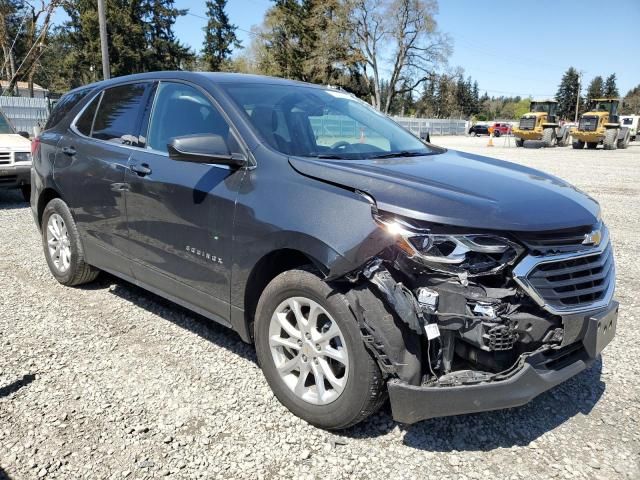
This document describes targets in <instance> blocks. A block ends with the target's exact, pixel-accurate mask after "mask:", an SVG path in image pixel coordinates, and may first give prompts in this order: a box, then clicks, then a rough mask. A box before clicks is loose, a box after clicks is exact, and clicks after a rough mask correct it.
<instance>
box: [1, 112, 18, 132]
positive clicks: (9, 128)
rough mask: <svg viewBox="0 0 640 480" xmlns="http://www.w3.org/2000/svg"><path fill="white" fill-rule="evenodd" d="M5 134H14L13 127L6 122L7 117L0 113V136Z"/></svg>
mask: <svg viewBox="0 0 640 480" xmlns="http://www.w3.org/2000/svg"><path fill="white" fill-rule="evenodd" d="M6 133H15V132H14V131H13V127H12V126H11V124H10V123H9V120H7V117H5V116H4V114H3V113H2V112H0V135H1V134H6Z"/></svg>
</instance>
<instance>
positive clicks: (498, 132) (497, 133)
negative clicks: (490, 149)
mask: <svg viewBox="0 0 640 480" xmlns="http://www.w3.org/2000/svg"><path fill="white" fill-rule="evenodd" d="M493 136H494V137H496V138H498V137H499V136H500V130H494V131H493Z"/></svg>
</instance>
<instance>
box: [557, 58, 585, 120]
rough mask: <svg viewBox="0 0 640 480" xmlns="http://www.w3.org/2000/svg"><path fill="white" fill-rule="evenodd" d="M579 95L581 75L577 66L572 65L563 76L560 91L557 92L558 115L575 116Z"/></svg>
mask: <svg viewBox="0 0 640 480" xmlns="http://www.w3.org/2000/svg"><path fill="white" fill-rule="evenodd" d="M578 95H580V76H579V74H578V71H577V70H576V69H575V68H573V67H570V68H569V69H568V70H567V71H566V72H565V73H564V75H563V76H562V80H561V81H560V86H559V87H558V92H557V93H556V100H557V101H558V116H559V117H560V118H563V119H573V118H574V115H575V112H576V102H577V100H578ZM580 103H582V102H580Z"/></svg>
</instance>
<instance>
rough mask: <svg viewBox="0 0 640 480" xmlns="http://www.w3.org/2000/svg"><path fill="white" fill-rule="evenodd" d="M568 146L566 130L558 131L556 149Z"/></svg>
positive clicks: (567, 132)
mask: <svg viewBox="0 0 640 480" xmlns="http://www.w3.org/2000/svg"><path fill="white" fill-rule="evenodd" d="M568 144H569V130H568V129H566V128H565V129H564V130H562V129H561V130H560V136H559V137H557V142H556V145H557V146H558V147H566V146H567V145H568Z"/></svg>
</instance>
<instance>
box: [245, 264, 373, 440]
mask: <svg viewBox="0 0 640 480" xmlns="http://www.w3.org/2000/svg"><path fill="white" fill-rule="evenodd" d="M294 300H295V301H296V302H299V303H298V304H299V305H304V304H305V303H304V302H309V303H310V302H315V304H316V306H317V305H319V306H320V307H321V308H322V309H324V312H326V315H323V316H322V317H320V316H319V317H318V320H317V321H318V322H320V321H321V320H320V318H323V319H324V321H326V320H327V319H328V320H330V321H331V323H330V324H331V325H332V324H333V322H335V324H336V325H337V327H338V329H339V332H340V337H339V338H338V337H335V338H333V339H332V340H331V341H332V342H333V341H336V339H338V340H339V343H338V345H340V344H342V347H340V349H339V350H337V351H340V352H341V355H343V356H344V355H345V352H346V358H347V359H348V362H347V363H348V367H347V368H343V372H342V375H341V376H340V374H337V375H335V377H334V379H335V378H336V377H338V379H344V382H343V385H342V388H343V389H342V391H341V392H340V393H338V394H337V397H336V396H335V395H336V391H337V390H336V389H333V388H332V387H333V385H334V384H333V383H327V382H328V381H329V380H328V379H329V377H328V376H326V377H325V378H326V379H327V380H326V381H325V382H323V385H324V387H325V388H326V391H325V394H327V392H329V394H332V395H334V397H333V399H331V400H330V401H328V402H325V403H322V400H321V399H320V400H319V397H318V395H317V393H318V390H317V388H316V385H315V378H316V376H315V374H314V372H315V371H316V370H317V369H318V368H319V367H318V365H319V363H318V362H317V360H318V359H320V357H321V356H322V354H321V353H316V351H315V350H314V345H313V343H314V342H313V341H309V342H308V341H307V340H306V339H305V338H307V337H306V335H305V334H303V333H301V332H302V330H303V329H302V328H300V329H295V327H294V329H293V332H294V333H296V332H297V334H299V338H300V339H301V340H297V341H295V342H291V343H295V344H297V345H303V346H302V347H300V346H299V347H293V348H289V347H286V349H288V354H287V355H286V356H285V355H282V356H281V358H280V359H279V360H278V361H279V363H280V367H281V368H282V366H283V365H286V364H287V363H288V362H289V361H291V360H295V358H299V359H300V360H298V361H297V363H296V365H299V367H297V366H296V367H293V369H291V370H288V372H289V373H287V374H286V376H287V377H288V378H287V380H285V378H284V377H283V375H281V374H280V373H279V372H278V368H277V367H276V360H275V358H274V357H275V356H279V355H280V354H281V353H286V352H285V350H286V349H285V347H282V346H280V344H279V343H276V344H273V338H280V337H282V335H285V336H286V337H287V339H290V338H298V337H295V336H290V333H288V332H290V331H289V329H287V330H286V332H285V329H284V328H281V325H283V324H282V321H280V322H278V321H277V320H276V317H275V313H276V311H278V310H280V311H281V312H283V311H284V312H286V313H281V315H286V317H284V318H285V320H284V321H285V322H290V321H291V319H293V322H294V323H295V325H296V326H297V325H299V323H298V322H297V321H296V320H295V319H296V318H297V317H296V315H295V314H294V313H293V311H294V309H293V308H290V307H289V306H287V303H289V304H291V302H293V301H294ZM283 305H284V308H283ZM311 308H317V307H315V306H309V309H311ZM287 309H288V310H287ZM298 310H299V311H301V312H304V311H305V307H304V306H303V307H302V308H299V309H298ZM307 316H308V313H307ZM307 320H308V318H307ZM274 325H275V330H274ZM325 325H327V324H326V323H325ZM333 328H334V327H333V325H332V326H331V330H330V331H332V330H333ZM308 332H309V335H310V336H311V340H314V339H316V338H318V337H317V336H318V335H320V332H319V331H318V330H317V329H309V330H308ZM254 336H255V344H256V352H257V356H258V363H259V364H260V366H261V368H262V371H263V372H264V376H265V378H266V380H267V382H268V383H269V386H270V387H271V389H272V390H273V393H274V394H275V396H276V397H277V398H278V400H279V401H280V402H281V403H282V404H283V405H284V406H285V407H287V408H288V409H289V411H291V412H292V413H293V414H294V415H296V416H298V417H300V418H302V419H303V420H305V421H307V422H309V423H310V424H312V425H315V426H317V427H321V428H325V429H330V430H338V429H344V428H348V427H350V426H352V425H355V424H356V423H359V422H361V421H362V420H364V419H365V418H367V417H368V416H369V415H371V414H373V413H374V412H376V411H377V410H378V409H379V408H380V406H381V405H382V403H383V402H384V400H386V395H385V389H384V385H385V384H384V381H383V377H382V373H381V372H380V369H379V367H378V364H377V363H376V362H375V360H374V359H373V358H372V356H371V354H370V353H369V352H368V351H367V349H366V348H365V345H364V342H363V341H362V337H361V334H360V330H359V327H358V324H357V321H356V319H355V318H354V316H353V314H352V313H351V310H350V308H349V302H348V300H347V299H346V297H345V296H344V295H343V294H342V293H340V292H338V291H336V290H335V289H333V288H332V287H331V286H329V285H328V284H327V283H325V282H324V281H322V280H321V279H320V278H319V277H318V276H317V275H315V274H314V273H312V272H311V271H307V270H290V271H288V272H284V273H282V274H280V275H278V276H277V277H276V278H275V279H273V280H272V281H271V282H270V283H269V285H267V287H266V288H265V290H264V292H263V293H262V295H261V296H260V300H259V301H258V306H257V309H256V316H255V324H254ZM287 339H285V340H287ZM342 340H344V343H342ZM272 344H273V345H274V346H273V347H272ZM317 345H319V344H317ZM317 345H316V346H317ZM327 345H329V344H328V343H327ZM273 349H276V353H274V352H273ZM324 350H325V347H323V351H324ZM294 351H297V354H295V355H294V354H293V352H294ZM307 355H309V356H307ZM312 355H317V356H316V357H313V360H312V357H311V356H312ZM326 358H327V357H324V359H325V362H326ZM320 360H322V359H320ZM301 362H304V363H301ZM312 362H313V363H314V364H315V368H316V370H313V369H314V366H313V365H312ZM307 363H308V364H309V365H307ZM335 364H337V365H339V366H340V367H344V364H340V362H337V363H335ZM303 365H305V366H304V367H303ZM325 366H326V363H325ZM296 368H297V371H296ZM303 368H304V369H306V372H305V382H304V383H303V384H302V386H301V387H300V390H301V391H304V390H305V389H307V390H306V392H305V393H303V394H298V393H295V392H294V388H298V385H299V384H300V382H299V380H297V379H299V378H300V372H302V369H303ZM309 369H311V371H309ZM321 370H324V369H321ZM295 373H298V375H295ZM310 377H313V380H311V378H310ZM311 382H313V384H312V385H310V386H309V387H307V383H309V384H311ZM293 384H295V385H293ZM314 389H315V390H314ZM330 390H333V392H331V391H330ZM314 391H315V394H316V396H315V398H314V397H313V395H314ZM302 396H307V397H308V398H307V399H303V398H302Z"/></svg>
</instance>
